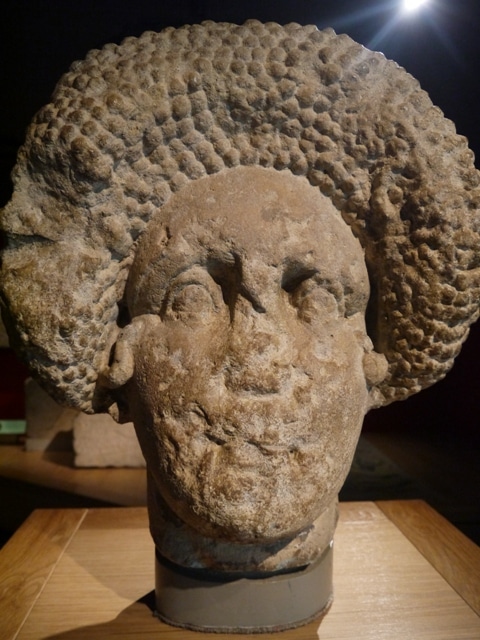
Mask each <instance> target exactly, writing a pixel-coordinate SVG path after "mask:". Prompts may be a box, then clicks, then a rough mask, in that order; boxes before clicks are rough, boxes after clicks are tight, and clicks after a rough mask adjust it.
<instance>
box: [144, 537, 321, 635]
mask: <svg viewBox="0 0 480 640" xmlns="http://www.w3.org/2000/svg"><path fill="white" fill-rule="evenodd" d="M332 564H333V549H332V544H330V545H329V546H328V547H327V549H326V550H325V551H324V552H323V554H322V555H321V557H320V558H319V559H318V560H317V561H316V562H314V563H312V564H311V565H308V566H307V567H303V568H301V569H298V570H294V571H288V572H276V573H248V574H238V573H221V572H218V571H212V572H210V571H208V570H205V569H185V568H183V567H179V566H178V565H174V564H173V563H171V562H169V561H167V560H165V559H164V558H162V557H161V556H159V554H158V553H157V557H156V563H155V574H156V578H155V598H156V607H157V615H158V617H159V618H161V619H162V620H163V621H164V622H167V623H169V624H172V625H174V626H177V627H185V628H187V629H193V630H196V631H214V632H218V633H262V632H275V631H281V630H284V629H289V628H292V627H299V626H301V625H302V624H306V623H307V622H309V621H311V620H313V619H315V618H317V617H319V616H321V615H322V614H324V613H326V611H327V610H328V608H329V607H330V605H331V602H332Z"/></svg>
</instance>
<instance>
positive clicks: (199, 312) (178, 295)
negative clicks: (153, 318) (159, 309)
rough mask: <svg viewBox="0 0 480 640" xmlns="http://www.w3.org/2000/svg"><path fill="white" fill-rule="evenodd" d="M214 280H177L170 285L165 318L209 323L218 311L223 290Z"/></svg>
mask: <svg viewBox="0 0 480 640" xmlns="http://www.w3.org/2000/svg"><path fill="white" fill-rule="evenodd" d="M216 289H218V285H217V284H216V283H215V282H213V280H212V282H211V283H209V284H208V285H207V284H205V283H203V282H177V283H175V284H174V285H173V286H171V287H170V290H169V291H168V293H167V297H166V300H165V304H164V310H163V311H164V312H163V314H162V315H163V319H164V320H180V321H182V322H185V323H188V324H191V323H195V324H198V323H208V321H209V318H210V316H211V314H213V313H217V311H218V300H217V298H218V297H219V296H220V297H221V292H219V291H217V290H216Z"/></svg>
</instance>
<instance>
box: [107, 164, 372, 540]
mask: <svg viewBox="0 0 480 640" xmlns="http://www.w3.org/2000/svg"><path fill="white" fill-rule="evenodd" d="M368 296H369V284H368V276H367V271H366V267H365V263H364V257H363V251H362V249H361V246H360V244H359V242H358V241H357V240H356V239H355V238H354V236H353V234H352V232H351V230H350V228H349V227H348V226H347V224H346V223H345V222H344V221H343V220H342V218H341V217H340V215H339V213H338V212H337V211H336V209H335V208H334V207H333V205H332V204H331V202H330V201H329V200H328V199H327V198H325V197H324V196H322V195H321V194H320V193H319V192H318V190H317V189H315V188H313V187H312V186H310V185H309V184H308V183H307V181H306V180H305V179H303V178H298V177H295V176H293V175H291V174H290V173H287V172H285V173H279V172H275V171H273V170H266V169H260V168H237V169H234V170H230V171H227V172H225V173H223V174H219V175H216V176H213V177H208V178H204V179H201V180H198V181H196V182H192V183H190V184H189V185H188V186H187V187H186V188H184V189H183V190H182V191H181V192H179V193H177V194H175V195H173V196H172V198H171V199H170V201H169V202H168V204H167V205H166V206H165V207H164V208H163V209H162V211H161V216H159V217H158V219H157V220H154V221H153V222H152V223H150V225H149V228H148V230H147V232H146V233H145V234H144V236H143V237H142V240H141V242H140V244H139V247H138V251H137V254H136V257H135V262H134V265H133V266H132V269H131V272H130V280H129V283H128V285H127V302H128V306H129V310H130V313H131V316H132V318H133V319H132V322H131V324H130V325H129V326H128V327H127V329H126V330H125V332H124V334H123V336H121V337H120V339H119V341H118V344H117V351H118V353H120V356H119V360H121V359H122V358H125V359H127V360H128V358H131V359H132V362H133V366H134V368H133V373H132V377H131V379H130V381H129V382H128V384H127V385H126V398H127V402H128V405H129V409H130V412H131V415H132V418H133V421H134V423H135V426H136V429H137V433H138V437H139V440H140V444H141V446H142V450H143V453H144V455H145V458H146V460H147V467H148V470H149V473H150V474H151V477H152V478H153V482H154V484H155V489H156V490H157V491H158V492H159V493H160V495H161V496H162V499H163V500H164V501H165V502H166V504H167V505H168V506H169V508H170V509H171V510H172V511H173V512H174V513H175V514H176V515H177V516H178V517H179V518H180V519H181V520H182V521H184V522H185V523H187V524H188V525H189V526H190V527H192V528H193V529H194V530H196V531H198V532H199V533H201V534H202V535H204V536H211V537H213V538H218V539H221V540H228V541H234V542H242V543H258V542H268V541H273V540H276V539H279V538H282V537H285V536H292V535H295V534H296V533H297V532H298V531H300V530H302V529H303V528H305V527H306V526H307V525H308V524H309V523H310V522H312V521H313V520H314V519H315V518H316V517H318V516H319V514H321V513H322V511H323V510H324V509H326V508H327V507H328V506H329V505H330V504H331V503H332V501H333V500H335V497H336V495H337V493H338V491H339V489H340V487H341V485H342V484H343V482H344V480H345V477H346V474H347V472H348V469H349V467H350V464H351V459H352V456H353V453H354V449H355V445H356V442H357V439H358V435H359V432H360V429H361V425H362V420H363V417H364V414H365V412H366V410H367V404H368V389H367V384H366V380H365V373H364V369H363V365H362V361H363V356H364V354H365V352H366V351H368V350H371V345H370V342H369V340H368V338H367V336H366V331H365V321H364V316H365V308H366V304H367V301H368ZM127 352H128V356H127V355H125V354H126V353H127Z"/></svg>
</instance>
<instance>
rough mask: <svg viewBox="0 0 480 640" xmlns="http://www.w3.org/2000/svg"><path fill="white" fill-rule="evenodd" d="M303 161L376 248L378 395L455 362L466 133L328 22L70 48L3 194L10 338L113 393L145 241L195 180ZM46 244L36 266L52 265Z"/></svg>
mask: <svg viewBox="0 0 480 640" xmlns="http://www.w3.org/2000/svg"><path fill="white" fill-rule="evenodd" d="M238 165H259V166H262V167H270V168H272V169H275V170H279V171H280V170H289V171H291V172H292V173H293V174H295V175H301V176H305V177H306V178H307V179H308V181H309V182H310V184H312V185H314V186H316V187H318V188H319V189H320V190H321V192H322V193H323V194H325V195H327V196H329V197H330V198H331V200H332V201H333V203H334V204H335V206H336V207H337V208H338V210H339V211H340V213H341V215H342V216H343V218H344V220H345V221H346V222H347V223H348V224H349V225H350V227H351V229H352V231H353V233H354V234H355V235H356V236H357V237H358V238H359V240H360V242H361V244H362V246H363V247H364V250H365V258H366V262H367V267H368V270H369V275H370V280H371V285H372V296H371V302H370V306H369V310H368V318H367V321H368V329H369V333H370V336H371V338H372V340H373V342H374V345H375V348H376V349H377V351H380V352H382V353H384V354H385V356H386V357H387V359H388V362H389V375H388V377H387V379H386V380H385V382H384V383H383V384H382V385H381V386H380V388H379V397H378V398H379V399H378V404H384V403H387V402H390V401H393V400H396V399H401V398H405V397H407V396H409V395H411V394H412V393H415V392H417V391H419V390H420V389H422V388H424V387H426V386H429V385H431V384H433V383H434V382H436V381H437V380H439V379H440V378H442V377H443V376H444V375H445V373H446V372H447V371H448V369H449V368H450V367H451V366H452V363H453V359H454V357H455V356H456V355H457V353H458V352H459V350H460V347H461V344H462V342H463V341H464V340H465V338H466V336H467V334H468V327H469V325H470V324H471V323H472V322H473V321H475V320H476V319H477V317H478V314H479V310H478V301H479V299H480V298H479V287H480V216H479V213H478V203H479V199H480V188H479V174H478V172H477V171H476V169H475V167H474V163H473V154H472V153H471V151H470V150H469V149H468V146H467V143H466V140H465V138H463V137H461V136H458V135H457V134H456V133H455V129H454V126H453V124H452V123H451V122H450V121H449V120H447V119H445V118H444V116H443V114H442V113H441V111H440V110H439V109H438V108H436V107H434V106H433V105H432V103H431V101H430V99H429V98H428V96H427V94H426V93H425V92H424V91H422V90H421V89H420V87H419V85H418V83H417V82H416V81H415V80H414V79H413V78H412V77H411V76H410V75H409V74H407V73H406V72H405V71H404V70H403V69H401V68H400V67H398V66H397V65H396V64H395V63H393V62H391V61H388V60H386V59H385V58H384V56H383V55H381V54H379V53H374V52H371V51H368V50H367V49H365V48H363V47H362V46H360V45H358V44H356V43H355V42H354V41H353V40H351V39H350V38H349V37H348V36H345V35H340V36H337V35H336V34H335V33H334V32H333V31H332V30H330V29H327V30H325V31H319V30H318V29H317V28H316V27H314V26H306V27H302V26H300V25H297V24H288V25H286V26H280V25H278V24H275V23H266V24H262V23H260V22H257V21H248V22H247V23H245V24H244V25H242V26H237V25H231V24H226V23H213V22H205V23H203V24H201V25H193V26H185V27H182V28H180V29H173V28H169V29H165V30H164V31H162V32H160V33H153V32H147V33H144V34H143V35H142V36H141V37H139V38H127V39H126V40H125V41H124V42H123V43H122V44H120V45H115V44H109V45H106V46H105V47H104V48H103V49H102V50H99V51H98V50H95V51H91V52H90V53H89V54H88V55H87V57H86V59H85V60H83V61H80V62H75V63H74V64H73V65H72V67H71V69H70V70H69V71H68V72H67V73H66V74H65V75H64V76H63V77H62V78H61V80H60V81H59V83H58V85H57V87H56V89H55V92H54V94H53V96H52V100H51V102H50V104H48V105H47V106H45V107H44V108H43V109H42V110H41V111H40V112H39V113H38V114H37V115H36V117H35V119H34V120H33V122H32V124H31V126H30V128H29V130H28V132H27V137H26V142H25V144H24V146H23V147H22V149H21V150H20V152H19V156H18V162H17V166H16V168H15V171H14V185H15V190H14V195H13V198H12V200H11V202H10V203H9V204H8V205H7V207H6V208H5V209H4V211H3V215H2V228H3V230H4V231H5V232H6V234H7V239H8V244H7V248H6V249H5V251H4V266H3V274H2V282H1V289H2V299H3V307H4V315H5V322H6V324H7V326H8V327H9V328H10V335H11V339H12V342H13V344H14V345H15V346H17V348H19V350H20V351H21V352H23V354H24V357H25V358H26V359H27V360H28V362H29V364H30V366H31V368H32V369H33V370H34V372H35V373H36V375H37V377H38V378H39V379H40V380H41V381H42V382H43V384H44V386H46V387H47V388H48V390H49V391H50V392H51V393H52V394H53V395H54V396H55V397H56V398H57V399H58V400H60V401H61V402H63V403H67V404H70V405H72V406H76V407H78V408H80V409H82V410H84V411H89V412H92V411H103V410H106V409H108V406H109V404H110V403H111V402H112V400H111V398H110V397H109V395H108V392H106V391H105V390H104V387H103V386H102V385H101V384H99V376H101V372H102V370H103V369H104V368H105V366H106V365H107V361H108V356H109V351H110V348H111V345H112V344H113V341H114V340H115V337H116V334H117V331H118V327H119V326H121V324H122V322H124V321H125V319H124V313H123V308H124V303H123V301H122V299H123V294H124V288H125V281H126V278H127V275H128V270H129V266H130V264H131V261H132V259H133V255H134V252H135V244H136V241H137V239H138V237H139V236H140V234H141V233H142V231H143V230H144V229H145V227H146V225H147V224H148V222H149V220H150V218H151V217H152V216H153V214H154V213H155V211H157V210H158V209H159V207H161V206H162V205H163V204H164V203H165V202H166V201H167V200H168V199H169V197H170V195H171V194H172V193H173V192H176V191H178V190H180V189H182V187H183V186H184V185H185V184H186V183H187V182H188V181H190V180H196V179H198V178H201V177H202V176H206V175H209V174H214V173H217V172H220V171H222V170H225V169H229V168H233V167H235V166H238ZM40 264H41V268H38V265H40Z"/></svg>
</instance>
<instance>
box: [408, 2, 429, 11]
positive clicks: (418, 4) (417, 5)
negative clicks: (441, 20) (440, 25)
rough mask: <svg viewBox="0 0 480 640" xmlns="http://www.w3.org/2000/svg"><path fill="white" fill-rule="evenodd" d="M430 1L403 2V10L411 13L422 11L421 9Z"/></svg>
mask: <svg viewBox="0 0 480 640" xmlns="http://www.w3.org/2000/svg"><path fill="white" fill-rule="evenodd" d="M427 3H428V0H403V3H402V6H403V10H404V11H406V12H408V13H411V12H412V11H416V10H417V9H420V7H422V6H424V5H426V4H427Z"/></svg>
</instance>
